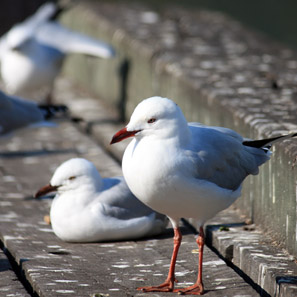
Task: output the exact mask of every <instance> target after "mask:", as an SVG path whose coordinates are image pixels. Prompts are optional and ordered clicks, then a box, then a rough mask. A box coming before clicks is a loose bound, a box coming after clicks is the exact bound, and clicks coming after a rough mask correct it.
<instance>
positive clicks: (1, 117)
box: [0, 91, 44, 135]
mask: <svg viewBox="0 0 297 297" xmlns="http://www.w3.org/2000/svg"><path fill="white" fill-rule="evenodd" d="M43 120H44V116H43V113H42V112H41V111H40V110H39V108H38V106H37V104H36V103H35V102H31V101H28V100H23V99H21V98H18V97H14V96H8V95H6V94H5V93H3V92H2V91H0V135H3V134H6V133H9V132H11V131H13V130H16V129H19V128H22V127H25V126H28V125H30V124H33V123H36V122H39V121H43Z"/></svg>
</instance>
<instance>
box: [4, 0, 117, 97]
mask: <svg viewBox="0 0 297 297" xmlns="http://www.w3.org/2000/svg"><path fill="white" fill-rule="evenodd" d="M59 12H60V9H59V8H58V7H57V6H56V5H55V4H54V3H46V4H44V5H42V6H41V7H40V8H39V9H38V10H37V12H36V13H35V14H34V15H32V16H31V17H29V18H28V19H27V20H25V21H24V22H23V23H20V24H17V25H15V26H13V27H12V28H11V29H10V30H9V31H8V32H7V33H6V34H5V35H4V36H3V37H2V38H1V39H0V62H1V75H2V79H3V81H4V83H5V85H6V88H7V90H8V91H9V92H10V93H14V94H21V95H24V93H27V92H32V91H35V92H36V89H41V88H42V87H46V88H48V89H49V94H48V97H47V98H48V100H47V102H50V101H51V94H52V88H53V84H54V80H55V78H56V77H57V75H58V74H59V72H60V70H61V67H62V63H63V60H64V58H65V56H66V55H67V54H69V53H81V54H86V55H91V56H95V57H99V58H111V57H113V56H114V50H113V48H112V47H111V46H110V45H108V44H106V43H104V42H102V41H99V40H96V39H94V38H91V37H88V36H86V35H84V34H81V33H78V32H74V31H71V30H69V29H67V28H65V27H63V26H62V25H60V24H59V23H57V22H56V21H55V20H53V18H55V17H56V16H57V15H58V14H59Z"/></svg>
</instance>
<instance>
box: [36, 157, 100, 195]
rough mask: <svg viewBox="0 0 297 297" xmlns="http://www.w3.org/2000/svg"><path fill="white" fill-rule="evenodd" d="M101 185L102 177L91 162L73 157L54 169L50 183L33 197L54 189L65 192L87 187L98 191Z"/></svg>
mask: <svg viewBox="0 0 297 297" xmlns="http://www.w3.org/2000/svg"><path fill="white" fill-rule="evenodd" d="M102 186H103V181H102V178H101V176H100V174H99V172H98V170H97V169H96V167H95V166H94V164H93V163H92V162H90V161H88V160H86V159H82V158H73V159H70V160H68V161H66V162H64V163H62V164H61V165H60V166H59V167H58V168H57V169H56V171H55V173H54V175H53V177H52V179H51V181H50V184H49V185H47V186H45V187H43V188H41V189H40V190H39V191H38V192H37V193H36V195H35V197H39V196H42V195H45V194H47V193H49V192H52V191H56V190H57V191H58V192H66V191H71V190H74V191H75V190H80V189H85V188H88V189H89V190H90V191H99V190H100V189H101V188H102Z"/></svg>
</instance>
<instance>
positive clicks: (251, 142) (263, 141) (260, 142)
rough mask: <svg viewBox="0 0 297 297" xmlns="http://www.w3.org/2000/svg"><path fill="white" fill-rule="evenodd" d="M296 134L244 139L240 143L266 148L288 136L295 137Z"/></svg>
mask: <svg viewBox="0 0 297 297" xmlns="http://www.w3.org/2000/svg"><path fill="white" fill-rule="evenodd" d="M296 136H297V133H290V134H287V135H281V136H277V137H272V138H266V139H260V140H246V141H244V142H243V143H242V144H243V145H245V146H250V147H255V148H263V149H265V148H266V149H267V148H269V147H270V146H271V145H272V144H274V143H276V142H279V141H282V140H285V139H288V138H292V137H296Z"/></svg>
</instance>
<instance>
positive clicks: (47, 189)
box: [34, 184, 58, 198]
mask: <svg viewBox="0 0 297 297" xmlns="http://www.w3.org/2000/svg"><path fill="white" fill-rule="evenodd" d="M57 189H58V187H57V186H52V185H51V184H48V185H46V186H44V187H42V188H40V189H39V190H38V192H37V193H36V194H35V195H34V197H35V198H38V197H41V196H44V195H45V194H47V193H50V192H53V191H56V190H57Z"/></svg>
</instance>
